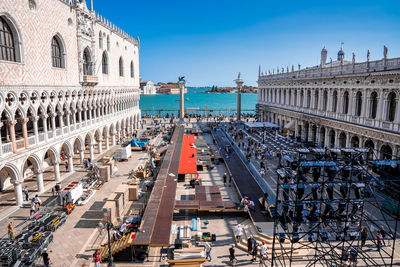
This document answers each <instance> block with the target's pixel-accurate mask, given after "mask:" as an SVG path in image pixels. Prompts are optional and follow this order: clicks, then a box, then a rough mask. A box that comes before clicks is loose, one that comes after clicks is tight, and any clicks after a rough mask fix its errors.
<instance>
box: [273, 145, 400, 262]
mask: <svg viewBox="0 0 400 267" xmlns="http://www.w3.org/2000/svg"><path fill="white" fill-rule="evenodd" d="M369 158H371V153H370V152H369V149H361V148H360V149H358V148H351V149H343V148H341V149H334V148H332V149H318V148H316V149H298V150H297V151H296V152H287V153H282V156H281V166H282V168H279V169H278V170H277V173H278V175H277V177H278V178H277V187H276V203H275V210H276V214H275V215H276V216H275V220H274V237H275V238H274V239H273V246H272V262H271V263H272V265H271V266H329V267H333V266H337V267H340V266H392V265H393V264H394V252H395V244H396V235H397V234H396V233H397V227H398V218H399V217H400V210H399V209H400V205H399V201H400V192H399V190H398V186H399V184H400V177H399V175H398V174H399V172H400V171H399V170H400V168H399V166H400V160H398V159H390V160H389V159H386V160H372V159H369ZM378 233H381V234H382V238H381V236H380V235H378ZM288 241H289V242H290V245H288ZM378 243H381V244H382V246H381V247H380V249H379V251H378V246H380V244H378ZM397 261H400V260H399V259H397ZM299 264H300V265H299Z"/></svg>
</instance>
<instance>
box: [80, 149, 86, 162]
mask: <svg viewBox="0 0 400 267" xmlns="http://www.w3.org/2000/svg"><path fill="white" fill-rule="evenodd" d="M84 159H85V151H84V150H79V160H80V163H81V164H83V160H84Z"/></svg>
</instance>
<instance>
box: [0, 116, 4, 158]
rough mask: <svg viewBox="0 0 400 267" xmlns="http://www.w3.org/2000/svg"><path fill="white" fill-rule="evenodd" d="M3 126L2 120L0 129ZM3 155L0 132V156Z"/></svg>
mask: <svg viewBox="0 0 400 267" xmlns="http://www.w3.org/2000/svg"><path fill="white" fill-rule="evenodd" d="M1 127H3V122H2V121H0V129H1ZM1 155H3V142H2V141H1V133H0V156H1Z"/></svg>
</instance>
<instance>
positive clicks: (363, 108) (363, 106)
mask: <svg viewBox="0 0 400 267" xmlns="http://www.w3.org/2000/svg"><path fill="white" fill-rule="evenodd" d="M367 102H369V101H367V91H364V92H363V97H362V103H361V117H363V118H365V117H366V113H367V110H368V109H367Z"/></svg>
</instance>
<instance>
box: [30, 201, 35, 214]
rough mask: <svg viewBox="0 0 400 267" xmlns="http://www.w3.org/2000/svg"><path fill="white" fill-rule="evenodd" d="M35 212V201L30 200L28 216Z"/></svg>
mask: <svg viewBox="0 0 400 267" xmlns="http://www.w3.org/2000/svg"><path fill="white" fill-rule="evenodd" d="M35 212H36V204H35V202H33V201H31V210H30V216H32V214H34V213H35Z"/></svg>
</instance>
